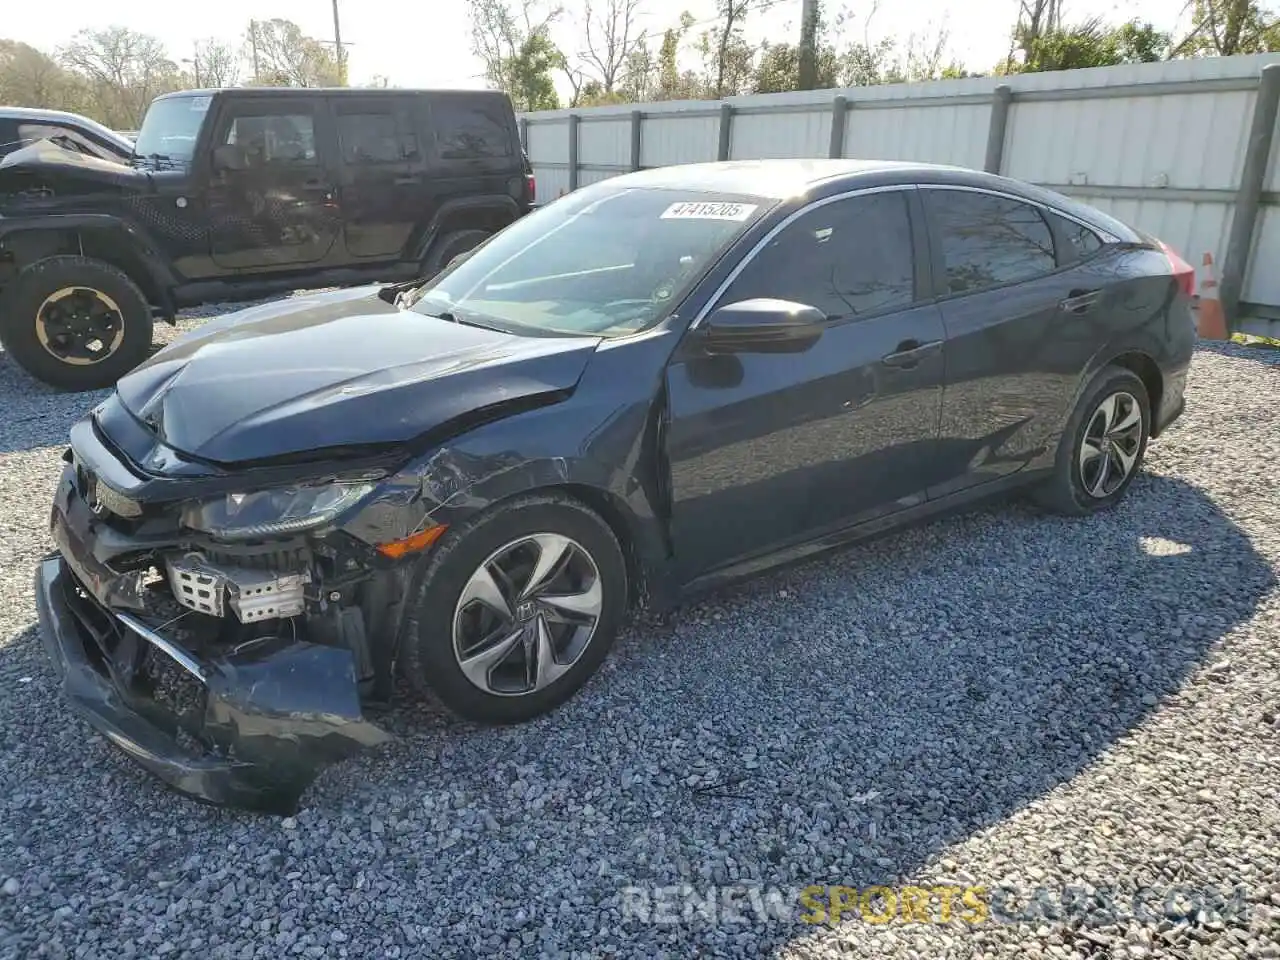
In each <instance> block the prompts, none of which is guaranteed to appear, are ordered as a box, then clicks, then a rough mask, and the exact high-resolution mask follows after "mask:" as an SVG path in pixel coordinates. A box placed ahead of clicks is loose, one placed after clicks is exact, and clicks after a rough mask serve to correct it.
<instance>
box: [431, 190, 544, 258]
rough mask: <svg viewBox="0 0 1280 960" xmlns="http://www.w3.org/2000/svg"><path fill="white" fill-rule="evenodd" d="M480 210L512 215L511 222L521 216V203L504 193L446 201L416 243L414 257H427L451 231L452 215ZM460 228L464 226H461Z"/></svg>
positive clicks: (478, 211)
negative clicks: (447, 227)
mask: <svg viewBox="0 0 1280 960" xmlns="http://www.w3.org/2000/svg"><path fill="white" fill-rule="evenodd" d="M480 212H493V213H501V214H503V215H510V219H511V222H512V223H514V222H515V221H516V220H518V219H519V218H520V205H519V204H518V203H516V201H515V199H514V198H512V197H507V196H502V195H490V196H484V197H460V198H458V199H457V200H449V201H446V202H445V203H443V204H441V205H440V209H439V210H437V211H436V215H435V216H434V217H432V218H431V222H430V223H428V224H427V227H426V229H425V230H423V232H422V236H421V237H419V238H418V241H417V243H416V244H414V247H413V258H412V259H414V260H417V261H422V260H424V259H426V256H427V254H428V253H430V252H431V246H432V244H434V243H435V242H436V241H437V240H439V239H440V238H441V237H442V236H443V235H444V234H446V233H449V232H450V231H449V230H447V229H445V227H446V226H447V224H448V222H449V220H450V219H451V218H452V217H454V216H456V215H457V214H459V213H472V214H474V213H480ZM459 229H462V228H461V227H459Z"/></svg>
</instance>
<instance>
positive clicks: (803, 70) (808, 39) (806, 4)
mask: <svg viewBox="0 0 1280 960" xmlns="http://www.w3.org/2000/svg"><path fill="white" fill-rule="evenodd" d="M337 2H338V0H334V3H337ZM817 34H818V0H801V7H800V89H801V90H812V89H813V88H814V87H815V86H817V84H818V65H817V50H816V49H815V47H816V46H817Z"/></svg>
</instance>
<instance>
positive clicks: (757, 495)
mask: <svg viewBox="0 0 1280 960" xmlns="http://www.w3.org/2000/svg"><path fill="white" fill-rule="evenodd" d="M914 192H915V191H914V190H912V189H899V190H893V191H888V192H868V193H865V194H861V195H855V196H851V197H846V198H842V199H838V200H835V201H834V202H826V203H821V202H820V203H818V204H815V205H813V206H812V207H811V208H810V209H809V210H808V211H806V212H804V213H802V214H801V215H800V216H799V217H798V218H797V219H795V220H794V221H792V222H791V223H790V224H789V225H788V226H787V227H785V228H784V229H783V230H782V231H781V232H780V233H778V234H777V235H776V236H775V237H774V238H773V240H771V241H770V243H769V244H768V245H767V246H766V247H765V249H764V250H762V251H761V252H760V253H759V255H757V256H756V257H755V258H754V259H753V260H751V261H750V262H749V263H748V264H747V265H746V267H745V269H744V270H743V272H742V273H741V274H740V275H739V277H738V278H737V279H736V280H735V281H734V282H733V283H732V284H731V285H730V287H729V289H728V290H726V291H725V293H724V295H723V296H722V297H721V298H720V299H719V303H720V304H721V305H723V304H730V303H735V302H739V301H743V300H749V299H755V298H774V299H779V300H789V301H793V302H798V303H803V304H808V305H811V306H816V307H818V308H819V309H821V310H822V311H823V312H824V313H825V314H826V315H827V317H828V321H827V323H828V326H827V328H826V330H825V331H824V333H823V335H822V337H821V339H819V340H818V342H817V343H816V344H815V345H814V346H813V347H811V348H810V349H809V350H808V351H807V352H805V353H800V354H765V353H760V354H748V353H743V354H738V355H731V356H723V355H722V356H708V355H707V354H705V352H703V350H702V349H701V346H700V339H701V338H700V337H699V335H698V331H697V330H696V329H694V330H692V331H690V332H689V333H688V334H687V335H686V336H685V339H684V342H683V343H682V344H681V346H680V348H679V349H678V350H677V352H676V355H675V357H674V358H673V360H672V363H671V364H670V366H669V368H668V372H667V390H668V395H669V403H670V411H671V414H670V416H671V422H670V429H669V435H668V441H667V449H668V455H669V458H670V464H671V480H672V497H673V516H672V533H673V538H674V546H675V550H676V557H677V561H678V563H679V565H680V570H681V574H682V576H683V578H684V579H686V580H688V579H692V578H694V577H697V576H699V575H700V574H703V573H707V572H710V571H712V570H714V569H716V568H719V567H723V566H726V565H729V564H732V563H735V562H738V561H742V560H746V559H748V558H750V557H751V556H752V555H754V554H759V553H766V552H769V551H770V550H772V549H774V548H777V547H781V546H785V545H786V544H787V543H788V542H795V541H802V540H805V539H809V538H810V537H814V536H818V535H821V534H822V533H823V532H824V531H827V530H835V529H838V528H840V527H844V526H848V525H851V524H854V523H857V522H860V521H863V520H869V519H872V518H874V517H877V516H881V515H884V514H887V513H892V512H894V511H897V510H901V509H904V508H906V507H909V506H912V505H915V504H918V503H921V502H923V500H924V495H925V489H926V488H927V486H928V484H929V474H928V471H929V469H930V467H931V466H932V464H933V462H934V460H936V459H937V456H938V454H937V451H936V449H935V445H936V441H937V439H938V422H939V416H940V405H941V398H942V381H943V347H942V340H943V330H942V320H941V315H940V313H939V310H938V308H937V307H936V306H935V305H934V304H932V303H928V302H923V300H925V299H926V297H925V296H924V292H925V290H926V289H927V278H920V281H919V282H918V280H917V277H916V270H915V265H916V263H917V262H923V263H925V264H926V265H927V256H926V251H927V247H926V246H925V245H924V236H923V231H921V230H915V231H913V229H912V220H913V217H912V215H911V210H912V208H913V206H914V205H915V204H916V203H917V201H916V200H915V198H914Z"/></svg>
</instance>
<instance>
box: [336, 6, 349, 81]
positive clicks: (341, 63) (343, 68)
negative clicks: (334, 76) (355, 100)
mask: <svg viewBox="0 0 1280 960" xmlns="http://www.w3.org/2000/svg"><path fill="white" fill-rule="evenodd" d="M333 55H334V56H335V57H336V58H337V60H338V82H339V83H340V84H342V86H344V87H345V86H346V85H347V63H346V58H345V57H344V56H343V52H342V25H341V23H340V22H339V20H338V0H333Z"/></svg>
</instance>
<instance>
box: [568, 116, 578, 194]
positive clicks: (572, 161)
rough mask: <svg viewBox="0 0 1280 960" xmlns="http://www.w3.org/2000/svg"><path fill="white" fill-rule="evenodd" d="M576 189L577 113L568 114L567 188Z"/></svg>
mask: <svg viewBox="0 0 1280 960" xmlns="http://www.w3.org/2000/svg"><path fill="white" fill-rule="evenodd" d="M577 189H578V115H577V114H576V113H571V114H569V190H570V191H573V190H577Z"/></svg>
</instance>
